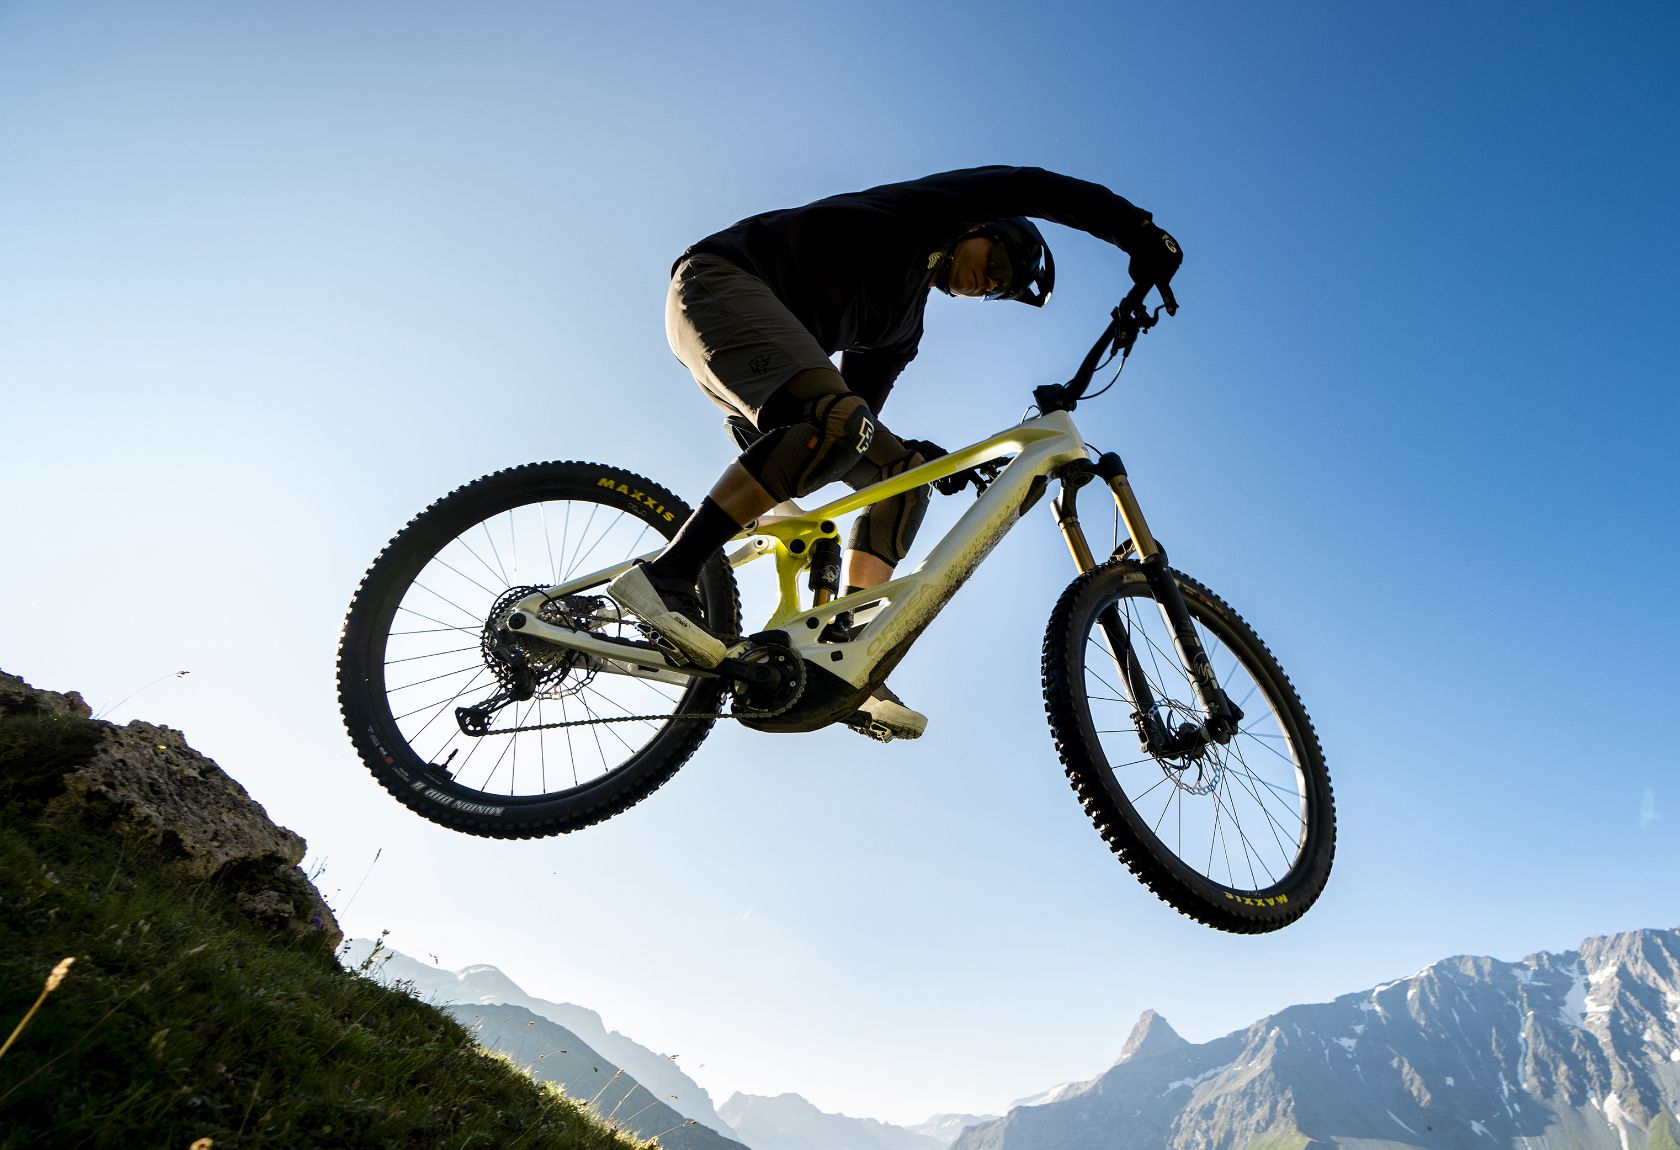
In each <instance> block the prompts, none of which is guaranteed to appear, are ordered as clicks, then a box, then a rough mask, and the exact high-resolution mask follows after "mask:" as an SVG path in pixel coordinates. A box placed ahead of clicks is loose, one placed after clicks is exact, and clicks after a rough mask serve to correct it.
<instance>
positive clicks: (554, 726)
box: [479, 697, 800, 739]
mask: <svg viewBox="0 0 1680 1150" xmlns="http://www.w3.org/2000/svg"><path fill="white" fill-rule="evenodd" d="M798 703H800V698H798V697H795V698H791V700H788V702H786V703H785V705H781V707H776V708H774V710H753V712H746V714H741V712H734V710H727V712H726V710H724V708H722V705H719V708H717V710H687V712H684V710H679V712H677V714H674V715H612V717H601V719H566V720H561V722H551V724H526V725H522V727H504V729H499V730H486V732H484V734H482V735H479V737H480V739H489V737H491V735H519V734H524V732H528V730H558V729H561V727H596V725H600V724H610V722H672V720H675V719H738V720H741V719H774V717H776V715H785V714H786V712H790V710H793V708H795V707H796V705H798Z"/></svg>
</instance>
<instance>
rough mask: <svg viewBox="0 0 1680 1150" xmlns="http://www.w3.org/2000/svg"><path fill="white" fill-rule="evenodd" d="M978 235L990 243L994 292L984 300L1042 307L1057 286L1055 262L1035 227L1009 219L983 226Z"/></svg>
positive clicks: (1020, 219)
mask: <svg viewBox="0 0 1680 1150" xmlns="http://www.w3.org/2000/svg"><path fill="white" fill-rule="evenodd" d="M979 234H980V235H983V236H988V237H990V238H991V240H992V244H993V247H992V257H991V266H990V269H989V270H990V271H991V273H992V278H993V279H995V280H997V282H998V287H997V290H996V291H991V292H987V293H986V298H987V299H1012V300H1019V301H1020V302H1021V303H1029V304H1032V306H1033V307H1043V306H1044V302H1045V301H1046V300H1048V299H1049V298H1050V292H1051V290H1052V289H1054V288H1055V286H1056V261H1055V260H1054V259H1052V258H1050V245H1049V244H1046V243H1045V242H1044V236H1043V235H1041V234H1040V233H1039V230H1038V225H1036V224H1034V223H1033V222H1032V221H1031V220H1029V219H1027V217H1025V216H1011V217H1010V218H1009V219H1006V220H993V221H991V222H990V223H987V224H982V225H981V226H980V229H979Z"/></svg>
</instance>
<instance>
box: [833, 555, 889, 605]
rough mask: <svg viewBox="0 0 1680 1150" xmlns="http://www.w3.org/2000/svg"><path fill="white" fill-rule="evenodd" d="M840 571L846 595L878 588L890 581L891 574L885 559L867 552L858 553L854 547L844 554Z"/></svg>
mask: <svg viewBox="0 0 1680 1150" xmlns="http://www.w3.org/2000/svg"><path fill="white" fill-rule="evenodd" d="M841 570H842V574H841V582H842V583H843V584H844V586H845V588H846V594H848V595H850V594H851V593H852V592H853V591H867V590H868V589H869V588H871V587H875V586H879V585H880V584H882V583H885V582H886V581H887V580H888V579H891V578H892V573H893V569H892V566H891V564H889V563H888V562H887V561H886V560H885V559H882V558H881V557H880V556H878V555H871V554H870V553H869V552H867V551H860V550H858V549H857V548H856V547H853V548H851V549H850V550H848V551H847V552H846V558H845V561H844V563H843V565H842V569H841Z"/></svg>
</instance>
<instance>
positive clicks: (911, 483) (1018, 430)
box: [731, 421, 1078, 631]
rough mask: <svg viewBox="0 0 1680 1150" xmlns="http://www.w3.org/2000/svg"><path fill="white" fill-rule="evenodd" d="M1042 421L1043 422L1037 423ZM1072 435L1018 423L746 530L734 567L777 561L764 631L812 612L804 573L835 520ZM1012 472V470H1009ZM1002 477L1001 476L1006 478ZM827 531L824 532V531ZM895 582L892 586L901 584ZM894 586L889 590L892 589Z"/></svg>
mask: <svg viewBox="0 0 1680 1150" xmlns="http://www.w3.org/2000/svg"><path fill="white" fill-rule="evenodd" d="M1033 422H1034V423H1036V422H1037V421H1033ZM1069 432H1072V434H1073V436H1074V438H1075V439H1076V440H1077V439H1078V432H1077V431H1076V430H1074V429H1073V426H1072V422H1071V421H1068V424H1067V427H1066V429H1065V430H1064V429H1062V428H1055V427H1043V426H1033V425H1032V424H1031V423H1028V424H1018V425H1017V426H1015V427H1011V428H1010V429H1009V430H1007V431H1002V432H999V433H998V434H996V435H993V436H991V437H989V438H987V439H983V440H981V441H980V442H979V443H976V444H973V445H971V446H969V447H965V448H962V449H961V450H958V451H953V452H950V453H949V454H947V455H942V456H940V457H939V458H938V459H935V460H933V461H932V462H931V463H924V464H922V465H921V466H920V467H915V468H912V469H911V470H909V471H906V472H905V473H904V474H902V475H897V476H894V477H893V478H891V479H883V480H882V481H881V482H879V483H875V484H872V485H870V486H869V487H865V488H864V489H863V490H861V491H854V492H852V493H851V494H849V495H845V496H842V497H841V498H839V499H836V500H834V501H833V502H832V503H825V504H823V505H822V506H821V507H818V508H816V509H814V510H811V511H806V512H804V513H802V514H800V515H791V516H778V517H775V518H771V519H768V520H766V521H763V522H761V523H760V524H759V525H755V526H754V527H751V528H749V529H748V530H746V531H743V532H742V533H741V534H739V535H737V536H735V537H734V539H733V540H732V541H731V542H739V541H742V540H745V541H746V542H747V543H748V545H749V547H750V548H751V550H750V551H749V552H747V553H744V554H741V555H740V557H739V558H738V559H737V560H735V561H734V562H733V564H732V565H733V566H735V567H742V566H744V565H745V564H747V563H750V562H752V561H753V560H755V559H758V558H761V557H762V556H763V555H765V554H769V553H773V554H774V555H775V558H776V587H777V602H776V608H775V610H774V611H772V612H771V614H770V618H769V620H768V621H767V622H766V623H765V625H764V627H763V630H767V631H773V630H776V629H778V628H781V627H785V626H787V625H788V624H789V623H791V622H793V621H794V620H795V619H797V618H799V617H800V616H801V615H805V614H807V613H808V612H809V611H810V610H811V608H807V607H803V606H801V605H800V597H799V573H800V572H801V571H803V570H804V569H805V567H806V565H807V564H808V563H809V557H810V550H811V545H812V544H813V543H815V542H816V541H817V540H818V539H820V538H822V537H823V536H825V535H836V534H838V530H837V529H836V528H835V526H834V522H833V521H834V520H835V519H837V518H839V517H840V516H842V515H848V514H850V513H851V512H853V511H861V510H862V509H863V508H865V507H869V506H872V505H873V504H876V503H880V502H882V501H883V500H887V499H891V498H892V497H893V496H895V495H902V494H903V493H904V492H906V491H913V490H915V489H916V488H918V487H922V486H925V485H927V484H929V483H932V482H933V481H934V480H936V479H943V478H944V477H945V476H947V475H955V474H956V473H957V472H959V471H966V470H967V469H968V468H970V467H974V466H977V465H978V464H981V463H989V462H991V461H992V460H994V459H1001V458H1003V457H1004V456H1006V455H1011V454H1019V453H1020V452H1021V451H1023V450H1025V449H1026V447H1027V446H1029V445H1030V444H1033V443H1038V442H1042V441H1044V440H1049V439H1056V438H1058V437H1063V436H1066V435H1068V434H1069ZM1005 470H1007V467H1006V468H1005ZM1001 478H1002V476H1001V475H1000V476H999V479H1000V480H1001ZM825 527H826V528H827V530H824V528H825ZM795 540H801V541H803V544H804V546H803V547H801V548H800V549H799V550H798V551H797V552H796V551H795V550H794V549H793V548H792V547H791V546H790V545H791V544H792V543H793V542H794V541H795ZM897 582H898V580H893V581H892V583H897ZM892 583H888V584H884V585H883V587H891V586H892ZM882 589H883V588H871V589H870V590H869V591H868V592H860V593H859V594H858V595H857V596H855V597H851V598H854V599H855V601H856V602H858V603H867V602H873V601H874V600H876V599H878V598H881V597H882ZM847 598H848V597H847V596H841V597H839V598H836V599H832V600H830V601H829V602H828V603H825V604H823V605H822V606H823V608H824V609H825V610H828V609H832V610H833V611H835V612H838V611H840V610H844V609H845V607H843V606H836V604H841V603H843V602H844V601H845V599H847Z"/></svg>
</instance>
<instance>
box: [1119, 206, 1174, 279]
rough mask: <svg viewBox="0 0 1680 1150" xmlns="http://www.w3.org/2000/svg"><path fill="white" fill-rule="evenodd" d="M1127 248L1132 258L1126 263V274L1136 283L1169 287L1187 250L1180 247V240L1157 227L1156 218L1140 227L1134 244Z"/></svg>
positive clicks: (1133, 241)
mask: <svg viewBox="0 0 1680 1150" xmlns="http://www.w3.org/2000/svg"><path fill="white" fill-rule="evenodd" d="M1126 250H1127V251H1128V252H1130V253H1131V257H1132V260H1131V263H1129V264H1127V265H1126V273H1127V274H1128V275H1130V276H1131V277H1132V282H1133V283H1140V284H1152V285H1154V286H1156V287H1165V286H1166V285H1167V284H1169V283H1171V282H1172V278H1173V273H1175V272H1177V271H1178V265H1179V264H1182V263H1183V262H1184V251H1183V249H1182V248H1180V247H1179V246H1178V241H1177V240H1175V239H1173V237H1172V236H1170V235H1168V234H1167V233H1166V232H1164V231H1162V230H1161V229H1160V228H1158V227H1156V226H1155V224H1154V222H1153V221H1151V222H1150V223H1146V224H1144V225H1143V227H1142V228H1140V229H1139V230H1138V234H1137V236H1136V237H1134V238H1133V240H1132V245H1131V247H1129V248H1127V249H1126Z"/></svg>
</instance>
